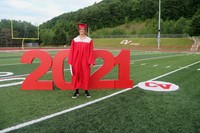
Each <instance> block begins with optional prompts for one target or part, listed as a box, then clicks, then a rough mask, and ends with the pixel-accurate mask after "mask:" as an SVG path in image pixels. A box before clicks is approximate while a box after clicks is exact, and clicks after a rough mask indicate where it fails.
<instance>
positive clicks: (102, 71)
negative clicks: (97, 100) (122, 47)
mask: <svg viewBox="0 0 200 133" xmlns="http://www.w3.org/2000/svg"><path fill="white" fill-rule="evenodd" d="M95 57H96V58H97V57H101V58H103V59H104V64H103V66H101V67H100V68H99V69H97V71H95V72H94V73H93V74H92V75H91V77H90V84H89V87H90V88H92V89H98V88H114V87H115V83H114V80H101V78H102V77H103V76H105V75H106V74H107V73H108V72H110V71H111V70H112V68H113V67H114V58H113V55H112V54H111V53H110V52H108V51H106V50H95Z"/></svg>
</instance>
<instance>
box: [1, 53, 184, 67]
mask: <svg viewBox="0 0 200 133" xmlns="http://www.w3.org/2000/svg"><path fill="white" fill-rule="evenodd" d="M145 55H146V54H145ZM183 55H186V54H185V53H184V54H176V55H169V56H160V57H152V58H147V59H140V60H139V61H142V60H148V59H160V58H166V57H174V56H183ZM19 60H20V59H19ZM131 61H138V60H131ZM34 63H40V61H36V62H34ZM12 65H25V64H23V63H12V64H3V65H0V66H12Z"/></svg>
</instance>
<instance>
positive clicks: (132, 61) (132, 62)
mask: <svg viewBox="0 0 200 133" xmlns="http://www.w3.org/2000/svg"><path fill="white" fill-rule="evenodd" d="M184 55H186V54H177V55H171V56H160V57H152V58H147V59H138V60H131V61H130V64H134V62H135V61H144V60H154V59H162V58H168V57H175V56H184ZM34 63H40V62H34ZM18 64H20V65H26V64H22V63H18ZM9 65H13V64H9ZM141 65H146V63H143V64H141ZM0 66H4V65H0ZM5 66H6V65H5ZM99 66H101V65H95V66H94V67H99ZM66 70H69V68H67V69H64V71H66ZM47 73H51V71H48V72H47ZM28 75H29V74H22V75H13V76H8V77H6V78H12V77H14V78H15V77H23V76H28Z"/></svg>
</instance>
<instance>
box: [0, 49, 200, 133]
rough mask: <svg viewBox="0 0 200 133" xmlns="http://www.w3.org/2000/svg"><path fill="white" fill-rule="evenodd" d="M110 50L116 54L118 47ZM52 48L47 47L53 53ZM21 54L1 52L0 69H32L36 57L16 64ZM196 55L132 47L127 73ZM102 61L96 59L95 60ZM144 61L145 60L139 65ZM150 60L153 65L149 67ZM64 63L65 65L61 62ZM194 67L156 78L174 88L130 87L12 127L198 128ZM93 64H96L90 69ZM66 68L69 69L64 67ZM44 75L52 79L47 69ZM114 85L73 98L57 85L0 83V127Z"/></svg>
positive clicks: (142, 73) (152, 72) (159, 71)
mask: <svg viewBox="0 0 200 133" xmlns="http://www.w3.org/2000/svg"><path fill="white" fill-rule="evenodd" d="M111 52H113V54H114V55H117V53H118V52H119V51H116V50H115V51H111ZM55 53H56V52H52V53H51V54H52V56H54V55H55ZM21 54H22V53H14V54H13V55H12V53H10V54H5V55H4V54H2V53H0V55H2V56H0V58H1V57H2V58H1V59H4V58H6V59H8V62H6V61H5V62H4V63H1V65H0V70H1V72H14V74H15V75H22V74H28V73H30V72H32V71H33V70H34V69H35V68H36V67H37V66H38V61H35V62H34V64H32V65H22V64H15V63H16V61H19V60H20V58H21V57H20V56H21ZM3 56H4V57H3ZM158 57H159V58H158ZM199 58H200V54H190V53H162V52H139V51H131V73H130V76H131V79H134V82H135V84H137V83H139V82H142V81H146V80H149V79H152V78H154V77H157V76H160V75H163V74H165V73H168V72H170V71H173V70H176V69H179V68H180V67H183V66H186V65H189V64H191V63H194V62H197V61H199ZM102 62H103V61H102V60H101V59H99V60H98V62H97V65H98V64H101V63H102ZM12 63H13V64H14V65H11V64H12ZM144 63H145V65H141V64H144ZM4 64H5V65H4ZM6 64H10V65H6ZM155 64H156V65H158V66H157V67H153V65H155ZM28 66H29V67H28ZM166 66H170V67H169V68H166ZM65 68H68V66H66V65H65ZM199 68H200V64H199V63H198V64H196V65H194V66H192V67H189V68H185V69H183V70H181V71H178V72H176V73H173V74H171V75H168V76H165V77H163V78H161V79H158V80H161V81H166V82H172V83H175V84H177V85H179V86H180V89H179V90H178V91H175V92H168V93H162V92H151V91H145V90H141V89H139V88H134V89H132V90H130V91H127V92H125V93H122V94H119V95H117V96H114V97H112V98H109V99H106V100H104V101H101V102H99V103H96V104H93V105H90V106H87V107H84V108H81V109H78V110H75V111H72V112H69V113H66V114H63V115H61V116H57V117H55V118H52V119H49V120H46V121H43V122H39V123H37V124H34V125H31V126H27V127H25V128H22V129H19V130H15V131H13V132H76V133H77V132H105V133H108V132H199V131H200V130H199V129H200V110H199V108H200V105H199V102H200V97H199V94H200V89H199V86H200V83H199V79H200V74H199V73H200V71H198V70H197V69H199ZM95 69H97V68H94V69H93V71H94V70H95ZM117 71H118V70H117V69H116V68H115V69H113V70H112V72H110V73H109V74H108V75H107V76H106V78H111V79H112V78H115V77H116V76H117ZM66 73H69V71H65V74H66ZM67 76H69V74H66V78H69V77H67ZM43 78H44V79H51V73H48V74H46V75H45V76H44V77H43ZM6 83H7V82H6ZM116 91H119V89H112V90H91V94H92V98H91V99H87V98H85V97H84V96H83V95H82V96H80V97H79V98H77V99H72V98H71V96H72V93H73V92H72V91H61V90H59V89H58V88H56V87H55V90H53V91H22V90H20V86H12V87H5V88H0V101H1V104H0V129H4V128H7V127H10V126H14V125H17V124H20V123H23V122H27V121H30V120H33V119H37V118H40V117H43V116H46V115H49V114H52V113H55V112H59V111H62V110H65V109H68V108H71V107H74V106H77V105H80V104H83V103H86V102H88V101H92V100H95V99H98V98H100V97H103V96H106V95H109V94H112V93H114V92H116ZM81 93H83V92H81Z"/></svg>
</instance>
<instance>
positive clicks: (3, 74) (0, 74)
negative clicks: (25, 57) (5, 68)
mask: <svg viewBox="0 0 200 133" xmlns="http://www.w3.org/2000/svg"><path fill="white" fill-rule="evenodd" d="M10 75H13V73H12V72H0V77H3V76H10Z"/></svg>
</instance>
